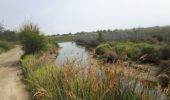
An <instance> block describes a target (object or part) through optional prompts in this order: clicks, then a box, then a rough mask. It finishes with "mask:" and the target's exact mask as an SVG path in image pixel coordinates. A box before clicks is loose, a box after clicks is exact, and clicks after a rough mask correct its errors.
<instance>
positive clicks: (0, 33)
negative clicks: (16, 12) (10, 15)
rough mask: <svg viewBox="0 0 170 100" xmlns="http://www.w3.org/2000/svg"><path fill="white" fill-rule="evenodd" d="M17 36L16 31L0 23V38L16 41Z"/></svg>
mask: <svg viewBox="0 0 170 100" xmlns="http://www.w3.org/2000/svg"><path fill="white" fill-rule="evenodd" d="M18 38H19V36H18V34H17V32H15V31H10V30H7V29H5V28H4V27H3V25H1V24H0V40H3V41H4V40H5V41H10V42H14V41H18Z"/></svg>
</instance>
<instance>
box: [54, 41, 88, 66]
mask: <svg viewBox="0 0 170 100" xmlns="http://www.w3.org/2000/svg"><path fill="white" fill-rule="evenodd" d="M58 44H59V46H60V47H61V49H60V50H59V54H58V57H57V59H56V61H55V63H56V64H57V65H62V64H64V62H66V61H67V60H69V61H74V62H75V63H78V64H82V65H83V66H87V64H88V51H87V50H86V49H85V47H82V46H79V45H77V44H76V43H75V42H63V43H58Z"/></svg>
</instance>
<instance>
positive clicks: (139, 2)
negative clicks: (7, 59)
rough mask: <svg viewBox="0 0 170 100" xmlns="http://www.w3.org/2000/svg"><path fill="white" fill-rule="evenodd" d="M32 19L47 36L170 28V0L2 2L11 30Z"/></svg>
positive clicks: (0, 10)
mask: <svg viewBox="0 0 170 100" xmlns="http://www.w3.org/2000/svg"><path fill="white" fill-rule="evenodd" d="M28 20H31V21H32V22H34V23H37V24H38V25H39V27H40V28H41V31H42V32H44V33H45V34H58V33H60V34H63V33H69V32H72V33H74V32H79V31H95V30H98V29H116V28H119V29H120V28H122V29H124V28H133V27H148V26H164V25H170V0H0V22H1V23H3V24H4V26H5V27H6V28H8V29H18V28H19V26H20V25H21V24H22V23H24V22H26V21H28Z"/></svg>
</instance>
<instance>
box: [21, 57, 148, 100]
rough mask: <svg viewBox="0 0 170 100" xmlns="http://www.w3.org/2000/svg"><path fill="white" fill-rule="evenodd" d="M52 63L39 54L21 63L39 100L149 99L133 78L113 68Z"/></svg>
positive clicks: (26, 58) (34, 94)
mask: <svg viewBox="0 0 170 100" xmlns="http://www.w3.org/2000/svg"><path fill="white" fill-rule="evenodd" d="M49 60H50V59H48V58H47V57H46V56H39V55H27V56H26V57H25V58H24V59H23V60H22V68H23V71H24V75H25V77H26V81H27V82H28V86H29V87H28V89H29V90H30V91H32V93H33V98H34V99H36V100H150V96H149V95H148V94H144V93H143V92H142V91H141V92H137V90H136V84H135V83H136V81H135V80H133V79H134V78H128V77H127V76H124V75H123V73H119V72H118V71H116V69H114V68H113V66H107V67H98V68H99V69H100V72H98V71H96V68H95V67H96V66H92V65H91V66H88V67H87V68H84V67H81V65H77V64H74V63H73V62H70V63H66V64H64V65H62V66H56V65H54V64H52V63H51V61H49ZM117 66H120V64H119V65H117ZM132 83H134V84H132ZM130 84H131V85H130Z"/></svg>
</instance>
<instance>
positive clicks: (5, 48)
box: [0, 40, 13, 53]
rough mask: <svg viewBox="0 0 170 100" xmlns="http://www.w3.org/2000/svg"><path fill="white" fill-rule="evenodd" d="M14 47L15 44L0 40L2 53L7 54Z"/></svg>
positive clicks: (0, 51)
mask: <svg viewBox="0 0 170 100" xmlns="http://www.w3.org/2000/svg"><path fill="white" fill-rule="evenodd" d="M12 47H13V43H11V42H8V41H2V40H0V53H2V52H6V51H8V50H9V49H11V48H12Z"/></svg>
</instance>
